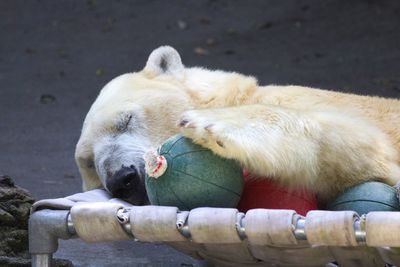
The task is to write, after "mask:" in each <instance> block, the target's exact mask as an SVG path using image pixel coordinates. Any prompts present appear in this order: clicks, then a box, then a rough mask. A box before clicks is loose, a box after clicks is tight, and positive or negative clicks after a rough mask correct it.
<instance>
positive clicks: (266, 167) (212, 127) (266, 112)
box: [75, 46, 400, 205]
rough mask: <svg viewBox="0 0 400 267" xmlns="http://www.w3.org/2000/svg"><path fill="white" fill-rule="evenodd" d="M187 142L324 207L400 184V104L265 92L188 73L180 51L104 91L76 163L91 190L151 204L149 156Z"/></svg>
mask: <svg viewBox="0 0 400 267" xmlns="http://www.w3.org/2000/svg"><path fill="white" fill-rule="evenodd" d="M179 132H180V133H182V134H183V135H184V136H186V137H189V138H191V139H192V140H193V141H194V142H195V143H198V144H200V145H202V146H204V147H206V148H209V149H211V150H212V151H213V152H214V153H216V154H218V155H220V156H222V157H225V158H230V159H234V160H236V161H238V162H239V163H240V164H241V165H242V166H243V168H246V169H248V170H249V171H250V172H251V173H253V174H255V175H257V176H262V177H271V178H272V179H276V180H277V181H279V182H280V183H282V184H283V185H287V186H289V187H296V188H298V187H303V188H306V189H307V190H312V191H313V192H315V194H316V195H317V197H318V200H319V202H320V203H322V204H323V203H326V202H327V201H329V200H331V199H332V198H334V197H335V195H337V194H338V193H339V192H341V191H343V190H344V189H345V188H347V187H349V186H352V185H354V184H357V183H360V182H363V181H368V180H379V181H383V182H385V183H387V184H389V185H395V184H396V183H397V182H398V180H399V179H400V155H399V154H400V100H397V99H386V98H380V97H371V96H359V95H353V94H345V93H340V92H333V91H327V90H320V89H314V88H308V87H303V86H278V85H267V86H260V85H258V83H257V80H256V79H255V78H254V77H251V76H245V75H242V74H239V73H235V72H225V71H220V70H208V69H205V68H199V67H193V68H187V67H185V66H184V65H183V64H182V61H181V57H180V55H179V53H178V52H177V51H176V50H175V49H174V48H172V47H169V46H162V47H159V48H157V49H156V50H154V51H153V52H152V53H151V54H150V56H149V58H148V61H147V63H146V66H145V67H144V69H143V70H141V71H139V72H134V73H128V74H123V75H121V76H118V77H116V78H115V79H113V80H112V81H110V82H109V83H108V84H107V85H106V86H105V87H104V88H103V89H102V90H101V92H100V94H99V96H98V97H97V99H96V101H95V102H94V103H93V105H92V107H91V108H90V110H89V112H88V114H87V116H86V118H85V121H84V123H83V128H82V133H81V136H80V139H79V141H78V143H77V146H76V152H75V158H76V162H77V164H78V167H79V170H80V173H81V176H82V179H83V189H84V190H90V189H94V188H98V187H104V188H106V189H107V190H108V191H109V192H110V193H111V194H113V195H114V196H115V197H119V198H123V199H125V200H127V201H129V202H131V203H132V204H135V205H142V204H146V203H147V202H148V200H147V196H146V190H145V186H144V176H145V173H144V168H145V167H144V159H143V155H144V154H145V153H146V152H147V151H149V150H152V149H154V148H156V147H158V146H159V145H160V144H162V143H163V141H165V140H166V139H167V138H169V137H170V136H172V135H174V134H176V133H179Z"/></svg>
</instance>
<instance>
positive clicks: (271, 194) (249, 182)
mask: <svg viewBox="0 0 400 267" xmlns="http://www.w3.org/2000/svg"><path fill="white" fill-rule="evenodd" d="M244 177H245V179H244V180H245V184H244V189H243V194H242V198H241V200H240V202H239V204H238V209H239V211H241V212H246V211H248V210H250V209H257V208H264V209H290V210H295V211H296V212H297V213H298V214H301V215H306V214H307V212H308V211H310V210H316V209H318V203H317V199H316V196H315V194H314V193H313V192H311V191H308V190H305V189H295V188H291V189H289V188H287V187H285V186H282V185H281V184H279V183H278V182H277V181H274V180H273V179H271V178H268V177H253V176H252V175H251V174H249V173H248V172H247V171H245V172H244Z"/></svg>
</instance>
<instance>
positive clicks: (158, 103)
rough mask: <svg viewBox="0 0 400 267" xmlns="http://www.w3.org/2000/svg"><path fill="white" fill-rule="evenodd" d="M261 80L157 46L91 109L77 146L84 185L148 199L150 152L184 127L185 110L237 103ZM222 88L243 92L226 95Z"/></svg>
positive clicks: (136, 201) (136, 200) (129, 197)
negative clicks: (188, 62)
mask: <svg viewBox="0 0 400 267" xmlns="http://www.w3.org/2000/svg"><path fill="white" fill-rule="evenodd" d="M255 84H256V82H255V80H254V79H253V78H251V77H245V76H243V75H240V74H237V73H227V72H223V71H210V70H206V69H203V68H185V67H184V66H183V64H182V62H181V57H180V55H179V54H178V52H177V51H176V50H175V49H173V48H172V47H169V46H162V47H160V48H158V49H156V50H154V51H153V52H152V53H151V54H150V56H149V58H148V61H147V64H146V66H145V68H144V69H143V70H141V71H140V72H136V73H128V74H124V75H121V76H119V77H117V78H115V79H113V80H112V81H110V82H109V83H108V84H107V85H106V86H105V87H104V88H103V89H102V90H101V92H100V94H99V96H98V97H97V99H96V101H95V102H94V103H93V105H92V107H91V108H90V110H89V112H88V114H87V116H86V118H85V121H84V123H83V128H82V133H81V136H80V139H79V141H78V143H77V146H76V151H75V159H76V162H77V164H78V167H79V171H80V173H81V176H82V179H83V189H84V190H90V189H94V188H99V187H104V188H106V189H107V190H108V191H109V192H110V193H112V194H113V196H115V197H118V198H123V199H125V200H127V201H129V202H131V203H132V204H136V205H140V204H145V203H146V200H147V196H146V191H145V186H144V160H143V155H144V153H145V152H147V151H148V150H150V149H154V148H155V147H158V146H159V145H160V144H162V142H163V141H165V140H166V139H167V138H169V137H170V136H172V135H174V134H176V133H177V132H178V125H177V122H178V120H179V118H180V116H181V114H182V113H183V112H184V111H186V110H188V109H193V108H207V107H210V106H213V107H218V106H226V105H231V104H234V103H228V102H229V101H231V100H229V99H232V101H235V99H233V98H232V95H240V92H239V91H240V90H242V89H243V88H247V87H248V85H251V87H254V85H255ZM221 87H229V88H231V89H235V88H237V92H233V94H232V90H230V91H229V93H228V94H226V95H224V94H223V93H222V92H226V90H219V89H221ZM238 92H239V93H238ZM221 100H222V101H221Z"/></svg>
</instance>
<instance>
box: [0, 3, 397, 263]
mask: <svg viewBox="0 0 400 267" xmlns="http://www.w3.org/2000/svg"><path fill="white" fill-rule="evenodd" d="M399 26H400V2H399V1H396V0H386V1H379V0H376V1H374V0H369V1H367V0H364V1H362V0H353V1H345V0H342V1H333V0H326V1H319V0H310V1H305V0H287V1H279V0H270V1H266V0H259V1H232V2H230V1H225V0H221V1H218V0H200V1H194V0H181V1H147V0H137V1H125V0H124V1H122V0H121V1H106V0H88V1H83V0H82V1H77V0H75V1H69V0H58V1H52V0H41V1H39V0H37V1H36V0H31V1H23V0H2V1H0V137H1V138H0V149H1V151H0V173H1V174H7V175H10V176H11V177H12V178H13V179H14V180H15V181H16V183H17V184H19V185H20V186H22V187H25V188H27V189H28V190H30V191H31V192H32V194H33V195H34V196H35V197H36V198H38V199H39V198H54V197H60V196H65V195H68V194H73V193H76V192H78V191H80V190H81V185H80V178H79V174H78V171H77V168H76V166H75V163H74V159H73V154H74V146H75V143H76V142H77V140H78V137H79V133H80V127H81V124H82V121H83V119H84V116H85V114H86V112H87V110H88V109H89V107H90V104H91V103H92V102H93V101H94V99H95V97H96V95H97V93H98V91H99V90H100V88H101V87H102V86H103V85H104V84H105V83H106V82H107V81H109V80H110V79H112V78H113V77H115V76H116V75H118V74H121V73H124V72H129V71H133V70H138V69H140V68H142V67H143V66H144V64H145V62H146V59H147V56H148V54H149V53H150V52H151V51H152V49H154V48H156V47H157V46H159V45H163V44H170V45H173V46H175V47H176V48H177V49H178V50H179V51H180V52H181V55H182V58H183V61H184V63H185V64H186V65H188V66H192V65H199V66H206V67H209V68H220V69H225V70H233V71H239V72H243V73H247V74H252V75H255V76H256V77H258V78H259V80H260V83H264V84H266V83H276V84H300V85H308V86H314V87H320V88H326V89H333V90H341V91H347V92H356V93H361V94H374V95H381V96H387V97H399V96H400V76H399V74H400V30H399V29H400V27H399ZM199 48H201V49H199ZM195 51H197V52H195ZM204 54H206V55H204ZM57 256H60V257H65V258H68V259H71V260H73V262H74V263H75V264H76V265H77V266H111V265H113V266H197V265H199V263H198V262H196V261H194V260H192V259H191V258H188V257H186V256H184V255H182V254H180V253H178V252H175V251H174V250H173V249H170V248H169V247H166V246H163V245H161V244H139V243H132V242H116V243H107V244H96V245H86V244H83V243H82V242H80V241H77V240H73V241H65V242H61V244H60V250H59V252H58V254H57Z"/></svg>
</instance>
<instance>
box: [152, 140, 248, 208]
mask: <svg viewBox="0 0 400 267" xmlns="http://www.w3.org/2000/svg"><path fill="white" fill-rule="evenodd" d="M145 164H146V181H145V184H146V190H147V195H148V197H149V201H150V203H151V204H152V205H163V206H176V207H178V208H179V209H180V210H191V209H193V208H197V207H225V208H234V207H236V205H237V203H238V202H239V199H240V197H241V194H242V190H243V175H242V168H241V167H240V165H239V164H238V163H237V162H236V161H234V160H230V159H225V158H222V157H220V156H218V155H216V154H214V153H213V152H212V151H211V150H209V149H206V148H204V147H202V146H200V145H197V144H194V143H193V142H192V141H191V140H190V139H188V138H185V137H183V136H181V135H176V136H173V137H172V138H170V139H168V140H167V141H166V142H165V143H164V144H163V145H162V146H161V147H160V148H159V149H158V150H157V152H155V153H147V155H146V156H145Z"/></svg>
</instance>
